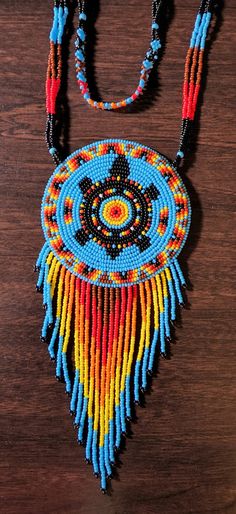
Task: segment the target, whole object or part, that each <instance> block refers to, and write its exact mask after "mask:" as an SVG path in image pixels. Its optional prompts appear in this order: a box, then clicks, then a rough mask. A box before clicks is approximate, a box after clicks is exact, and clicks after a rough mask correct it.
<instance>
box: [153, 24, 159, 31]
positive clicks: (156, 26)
mask: <svg viewBox="0 0 236 514" xmlns="http://www.w3.org/2000/svg"><path fill="white" fill-rule="evenodd" d="M152 29H156V30H158V29H159V25H158V23H156V22H155V23H153V24H152Z"/></svg>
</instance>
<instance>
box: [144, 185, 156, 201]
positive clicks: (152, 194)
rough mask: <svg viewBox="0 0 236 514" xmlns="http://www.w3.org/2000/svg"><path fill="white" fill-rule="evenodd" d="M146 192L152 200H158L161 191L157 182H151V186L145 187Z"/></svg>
mask: <svg viewBox="0 0 236 514" xmlns="http://www.w3.org/2000/svg"><path fill="white" fill-rule="evenodd" d="M145 194H146V195H147V196H148V197H149V198H150V200H157V198H158V195H159V191H158V189H157V187H156V186H155V184H150V186H148V187H147V188H146V189H145Z"/></svg>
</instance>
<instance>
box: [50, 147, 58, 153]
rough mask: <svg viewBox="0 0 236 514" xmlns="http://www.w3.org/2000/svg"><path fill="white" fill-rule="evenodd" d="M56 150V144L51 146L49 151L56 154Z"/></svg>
mask: <svg viewBox="0 0 236 514" xmlns="http://www.w3.org/2000/svg"><path fill="white" fill-rule="evenodd" d="M56 151H57V149H56V148H54V146H53V147H52V148H49V153H50V154H51V155H54V153H56Z"/></svg>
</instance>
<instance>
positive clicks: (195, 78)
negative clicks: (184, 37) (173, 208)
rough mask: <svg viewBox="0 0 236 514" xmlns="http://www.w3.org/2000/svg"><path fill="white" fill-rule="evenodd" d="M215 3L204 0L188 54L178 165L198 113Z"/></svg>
mask: <svg viewBox="0 0 236 514" xmlns="http://www.w3.org/2000/svg"><path fill="white" fill-rule="evenodd" d="M213 4H214V2H213V0H205V1H204V0H202V2H201V5H200V8H199V11H198V15H197V17H196V21H195V25H194V29H193V32H192V36H191V39H190V45H189V49H188V52H187V56H186V61H185V68H184V83H183V104H182V123H181V134H180V143H179V149H178V152H177V156H176V160H175V164H176V165H177V166H178V165H179V164H180V162H181V160H182V159H183V157H184V156H185V152H186V149H187V144H188V140H189V135H190V131H191V128H192V125H193V120H194V117H195V114H196V108H197V100H198V96H199V92H200V85H201V77H202V69H203V57H204V49H205V42H206V37H207V32H208V28H209V24H210V21H211V16H212V8H213Z"/></svg>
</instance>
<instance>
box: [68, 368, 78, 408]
mask: <svg viewBox="0 0 236 514" xmlns="http://www.w3.org/2000/svg"><path fill="white" fill-rule="evenodd" d="M78 386H79V370H78V369H76V370H75V378H74V384H73V391H72V397H71V401H70V410H71V412H75V410H76V404H77V397H78Z"/></svg>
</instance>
